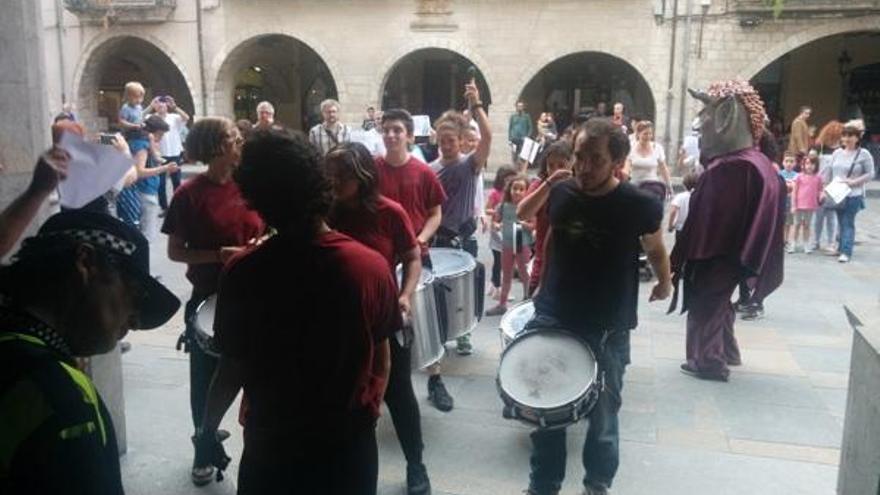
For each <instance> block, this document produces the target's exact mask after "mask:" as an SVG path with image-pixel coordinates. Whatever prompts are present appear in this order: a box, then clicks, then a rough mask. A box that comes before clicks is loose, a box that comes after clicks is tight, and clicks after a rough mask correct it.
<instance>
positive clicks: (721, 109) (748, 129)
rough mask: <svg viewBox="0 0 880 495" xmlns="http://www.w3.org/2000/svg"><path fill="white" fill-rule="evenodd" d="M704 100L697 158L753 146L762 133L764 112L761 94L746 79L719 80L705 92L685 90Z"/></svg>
mask: <svg viewBox="0 0 880 495" xmlns="http://www.w3.org/2000/svg"><path fill="white" fill-rule="evenodd" d="M688 91H689V92H690V94H691V96H693V97H694V98H696V99H698V100H700V101H701V102H703V105H704V107H703V109H702V110H700V115H699V130H700V132H701V133H702V136H701V138H700V161H702V162H703V163H708V162H709V161H711V160H712V159H714V158H716V157H719V156H722V155H726V154H728V153H733V152H736V151H739V150H742V149H746V148H750V147H754V146H755V145H756V144H757V143H758V142H760V140H761V135H762V134H763V133H764V121H765V119H766V118H767V113H766V111H765V110H764V102H763V101H762V100H761V96H760V95H759V94H758V92H757V91H756V90H755V88H753V87H752V85H751V84H749V83H747V82H745V81H719V82H714V83H712V84H710V85H709V88H708V89H706V90H705V91H701V90H693V89H689V90H688Z"/></svg>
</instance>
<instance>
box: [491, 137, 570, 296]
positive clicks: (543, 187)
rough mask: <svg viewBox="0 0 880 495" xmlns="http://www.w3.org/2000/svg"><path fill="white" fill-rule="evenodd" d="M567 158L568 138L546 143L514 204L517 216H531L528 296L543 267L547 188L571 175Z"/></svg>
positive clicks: (539, 280) (538, 279) (532, 291)
mask: <svg viewBox="0 0 880 495" xmlns="http://www.w3.org/2000/svg"><path fill="white" fill-rule="evenodd" d="M571 159H572V149H571V144H570V143H569V142H568V141H556V142H555V143H553V144H551V145H550V146H549V147H547V150H546V151H544V153H543V156H542V157H541V168H540V170H539V171H538V180H536V181H535V182H532V184H531V186H529V191H528V194H527V195H526V197H525V198H523V200H522V201H521V202H520V204H519V207H518V208H517V216H518V217H519V219H520V220H531V219H533V218H534V219H535V259H534V261H533V262H532V273H531V274H530V277H529V294H528V296H529V297H531V296H533V295H534V294H535V291H536V290H538V286H539V285H540V282H541V272H542V271H543V267H544V242H545V241H546V239H547V232H548V231H549V230H550V215H549V214H548V212H547V199H548V198H549V197H550V188H551V187H552V186H553V184H556V183H557V182H561V181H564V180H567V179H569V178H570V177H571V165H572V160H571ZM502 302H504V301H502Z"/></svg>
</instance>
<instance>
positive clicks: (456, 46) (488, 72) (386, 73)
mask: <svg viewBox="0 0 880 495" xmlns="http://www.w3.org/2000/svg"><path fill="white" fill-rule="evenodd" d="M432 48H433V49H440V50H446V51H449V52H452V53H454V54H456V55H459V56H461V57H464V58H466V59H467V60H469V61H471V62H472V63H473V64H474V66H475V67H476V68H477V69H478V70H479V71H480V74H481V75H482V77H483V80H484V82H485V85H486V87H488V88H489V91H491V92H492V96H493V100H494V101H493V102H494V103H497V101H498V99H497V97H496V96H495V92H494V91H493V88H495V87H496V85H495V84H494V83H495V81H496V80H497V78H496V76H495V73H494V71H493V69H492V66H491V65H490V64H489V63H488V62H487V61H486V60H485V59H484V58H483V57H482V56H481V55H480V54H479V53H477V52H476V51H474V50H473V49H471V48H470V47H469V46H467V45H465V44H464V43H460V42H458V41H456V40H452V39H444V40H418V41H411V42H409V43H407V44H405V45H403V46H401V47H400V48H398V49H397V50H396V51H395V53H393V54H392V55H391V56H389V57H387V58H386V59H385V62H384V63H383V64H382V65H381V67H380V68H379V70H378V72H377V74H378V76H379V77H378V79H376V80H375V81H374V86H373V88H372V89H371V90H370V91H369V92H368V93H367V94H370V95H375V97H376V102H377V103H379V104H381V102H382V97H383V92H384V90H385V86H386V85H387V84H388V79H389V78H390V77H391V75H392V73H393V72H394V69H395V67H397V65H398V64H399V63H400V62H401V61H402V60H404V59H405V58H406V57H408V56H409V55H412V54H413V53H416V52H418V51H420V50H426V49H432Z"/></svg>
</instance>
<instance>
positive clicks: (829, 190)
mask: <svg viewBox="0 0 880 495" xmlns="http://www.w3.org/2000/svg"><path fill="white" fill-rule="evenodd" d="M851 191H852V189H851V188H850V187H849V186H848V185H846V183H845V182H843V181H841V180H838V179H834V180H833V181H831V183H830V184H828V185H827V186H825V194H827V195H828V196H830V197H831V200H832V201H834V204H839V203H840V202H841V201H843V200H844V199H846V197H847V196H849V193H850V192H851Z"/></svg>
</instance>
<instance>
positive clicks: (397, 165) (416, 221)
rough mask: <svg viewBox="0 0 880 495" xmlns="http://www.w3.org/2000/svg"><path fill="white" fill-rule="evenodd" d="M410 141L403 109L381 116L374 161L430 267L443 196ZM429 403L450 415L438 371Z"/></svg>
mask: <svg viewBox="0 0 880 495" xmlns="http://www.w3.org/2000/svg"><path fill="white" fill-rule="evenodd" d="M412 139H413V120H412V116H411V115H410V114H409V112H407V111H406V110H403V109H398V108H394V109H389V110H386V111H385V112H384V113H383V114H382V140H383V142H384V144H385V150H386V153H385V157H384V158H376V168H377V169H378V170H379V192H380V193H381V194H382V195H383V196H385V197H387V198H388V199H391V200H392V201H397V202H398V203H400V206H402V207H403V209H404V211H406V213H407V214H408V215H409V218H410V220H412V224H413V229H414V230H415V232H416V239H417V240H418V241H419V246H420V247H421V250H422V261H423V263H425V264H429V263H430V258H429V257H428V243H429V242H430V241H431V238H433V237H434V234H435V233H436V232H437V229H438V228H439V227H440V220H441V218H442V205H443V202H444V201H446V193H445V192H444V191H443V186H442V185H441V184H440V180H439V179H437V176H436V175H435V174H434V172H433V171H432V170H431V169H430V168H428V166H427V165H426V164H424V163H423V162H421V161H419V160H418V159H417V158H414V157H413V156H412V155H410V154H409V149H408V144H409V142H410V140H412ZM428 373H430V375H431V377H430V378H429V379H428V399H429V400H430V401H431V403H432V404H434V406H435V407H436V408H437V409H439V410H441V411H443V412H447V411H451V410H452V407H453V400H452V396H450V395H449V392H448V391H447V390H446V386H445V385H444V384H443V380H442V379H441V378H440V368H439V367H438V366H431V367H429V368H428Z"/></svg>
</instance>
